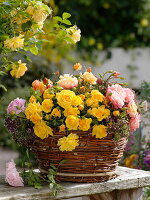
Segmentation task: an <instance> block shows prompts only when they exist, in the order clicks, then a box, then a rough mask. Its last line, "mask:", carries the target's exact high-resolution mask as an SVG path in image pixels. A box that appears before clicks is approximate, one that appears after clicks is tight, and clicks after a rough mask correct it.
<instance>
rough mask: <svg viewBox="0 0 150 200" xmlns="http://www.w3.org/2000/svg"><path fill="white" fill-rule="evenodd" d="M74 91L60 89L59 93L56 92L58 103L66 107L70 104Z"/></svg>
mask: <svg viewBox="0 0 150 200" xmlns="http://www.w3.org/2000/svg"><path fill="white" fill-rule="evenodd" d="M75 96H76V95H75V93H74V92H73V91H70V90H62V91H61V92H60V93H57V94H56V99H57V102H58V104H59V105H60V106H61V107H63V108H67V107H70V106H71V105H72V102H73V99H74V97H75Z"/></svg>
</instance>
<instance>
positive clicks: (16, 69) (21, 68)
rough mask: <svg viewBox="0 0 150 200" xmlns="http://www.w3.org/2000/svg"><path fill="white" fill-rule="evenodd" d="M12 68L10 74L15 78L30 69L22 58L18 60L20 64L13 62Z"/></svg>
mask: <svg viewBox="0 0 150 200" xmlns="http://www.w3.org/2000/svg"><path fill="white" fill-rule="evenodd" d="M11 68H12V69H11V71H10V74H11V76H12V77H15V78H20V77H21V76H23V75H24V74H25V72H26V71H27V70H28V68H27V67H26V63H22V62H21V60H19V61H18V64H13V65H12V67H11Z"/></svg>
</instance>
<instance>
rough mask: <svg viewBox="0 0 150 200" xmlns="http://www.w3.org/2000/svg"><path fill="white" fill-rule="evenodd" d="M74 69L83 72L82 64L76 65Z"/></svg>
mask: <svg viewBox="0 0 150 200" xmlns="http://www.w3.org/2000/svg"><path fill="white" fill-rule="evenodd" d="M73 69H74V70H75V71H78V70H81V69H82V65H81V64H80V63H76V64H75V65H74V66H73Z"/></svg>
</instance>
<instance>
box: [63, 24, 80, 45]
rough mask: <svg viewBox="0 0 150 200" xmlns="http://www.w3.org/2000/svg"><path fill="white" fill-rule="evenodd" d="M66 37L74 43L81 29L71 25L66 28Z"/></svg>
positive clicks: (78, 38)
mask: <svg viewBox="0 0 150 200" xmlns="http://www.w3.org/2000/svg"><path fill="white" fill-rule="evenodd" d="M66 32H67V35H68V37H70V38H71V39H72V40H73V42H74V43H76V42H78V41H80V38H81V30H80V29H78V28H77V26H72V27H70V28H67V29H66Z"/></svg>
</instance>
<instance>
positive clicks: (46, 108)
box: [42, 99, 54, 113]
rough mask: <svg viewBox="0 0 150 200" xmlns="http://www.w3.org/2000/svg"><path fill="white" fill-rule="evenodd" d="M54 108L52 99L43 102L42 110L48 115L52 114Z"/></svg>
mask: <svg viewBox="0 0 150 200" xmlns="http://www.w3.org/2000/svg"><path fill="white" fill-rule="evenodd" d="M53 106H54V104H53V101H52V100H51V99H44V101H43V102H42V110H43V111H44V112H46V113H48V112H50V111H51V109H52V107H53Z"/></svg>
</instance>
